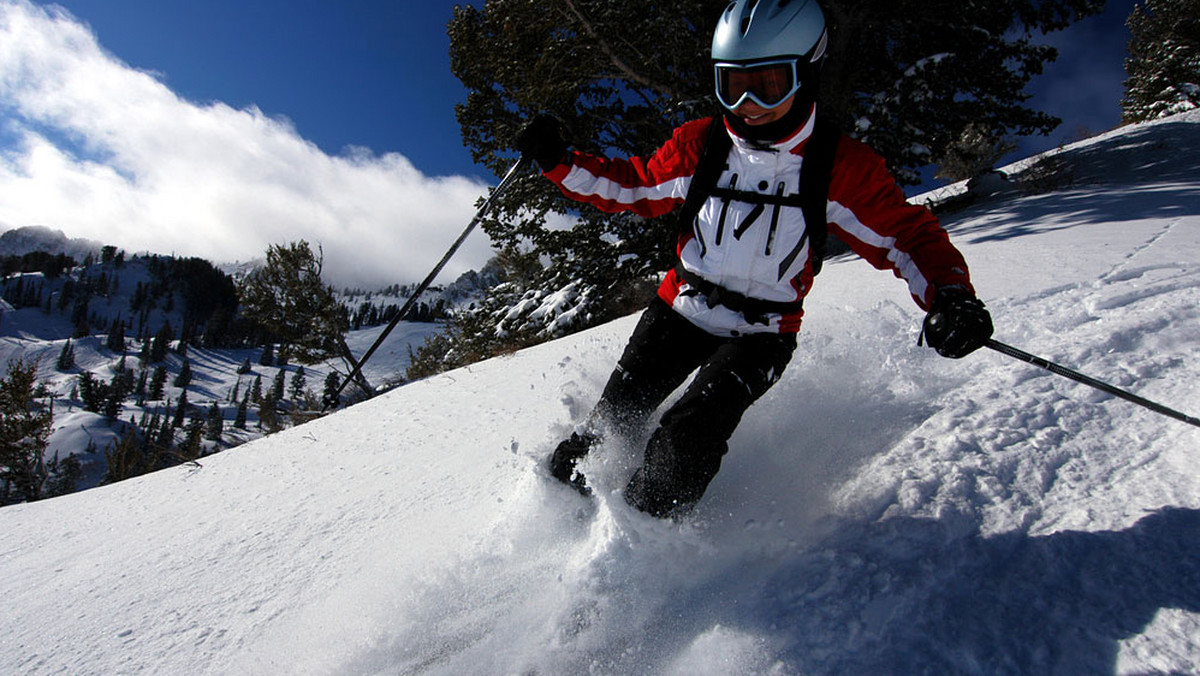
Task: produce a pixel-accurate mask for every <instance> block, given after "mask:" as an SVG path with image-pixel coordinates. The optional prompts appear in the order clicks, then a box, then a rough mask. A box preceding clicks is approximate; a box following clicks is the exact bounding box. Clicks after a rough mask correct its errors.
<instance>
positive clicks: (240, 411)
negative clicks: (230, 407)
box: [233, 391, 250, 430]
mask: <svg viewBox="0 0 1200 676" xmlns="http://www.w3.org/2000/svg"><path fill="white" fill-rule="evenodd" d="M249 408H250V392H249V391H247V392H246V396H244V397H242V401H241V403H240V404H238V407H237V413H236V414H235V415H234V417H233V426H234V427H236V428H238V429H239V430H244V429H246V414H247V411H248V410H249Z"/></svg>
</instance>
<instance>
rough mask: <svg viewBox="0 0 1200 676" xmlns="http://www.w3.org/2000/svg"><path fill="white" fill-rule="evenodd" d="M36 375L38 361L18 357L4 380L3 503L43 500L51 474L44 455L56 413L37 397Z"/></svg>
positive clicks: (0, 382) (0, 432)
mask: <svg viewBox="0 0 1200 676" xmlns="http://www.w3.org/2000/svg"><path fill="white" fill-rule="evenodd" d="M36 378H37V362H36V361H33V362H26V361H24V360H22V359H15V360H13V361H10V362H9V363H8V375H7V376H6V377H5V378H3V379H0V504H3V503H8V502H11V501H13V500H38V499H40V498H41V497H42V489H43V486H44V484H45V481H46V479H47V477H48V472H47V470H46V466H45V463H44V462H43V455H44V453H45V451H46V443H47V441H48V439H49V437H50V427H51V424H52V423H53V419H54V416H53V411H52V410H51V409H50V408H49V407H42V406H40V405H39V404H38V403H37V401H36V399H35V397H34V392H35V389H36V388H35V381H36ZM14 493H15V494H14Z"/></svg>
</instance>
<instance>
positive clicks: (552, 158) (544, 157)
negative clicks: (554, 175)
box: [516, 115, 567, 171]
mask: <svg viewBox="0 0 1200 676" xmlns="http://www.w3.org/2000/svg"><path fill="white" fill-rule="evenodd" d="M516 145H517V150H519V151H520V152H521V154H522V155H524V156H525V157H529V158H532V159H533V160H534V161H536V162H537V163H538V166H540V167H541V168H542V171H550V170H551V169H553V168H555V167H557V166H558V165H560V164H562V163H563V161H564V160H565V159H566V156H567V142H566V141H564V140H563V137H562V123H561V122H559V121H558V120H557V119H556V118H554V117H551V116H550V115H538V116H537V117H535V118H533V120H531V121H530V122H529V123H528V124H526V125H525V126H524V127H523V128H522V129H521V131H520V132H518V133H517V143H516Z"/></svg>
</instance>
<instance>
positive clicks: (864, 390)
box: [0, 112, 1200, 674]
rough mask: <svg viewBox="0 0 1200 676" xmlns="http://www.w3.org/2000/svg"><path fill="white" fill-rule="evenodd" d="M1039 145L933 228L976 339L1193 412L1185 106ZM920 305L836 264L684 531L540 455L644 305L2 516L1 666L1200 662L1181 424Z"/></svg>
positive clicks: (523, 669) (1196, 142)
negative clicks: (962, 278) (184, 460)
mask: <svg viewBox="0 0 1200 676" xmlns="http://www.w3.org/2000/svg"><path fill="white" fill-rule="evenodd" d="M1057 157H1059V158H1060V159H1063V160H1067V161H1069V162H1070V166H1071V167H1072V174H1071V180H1070V181H1069V182H1068V183H1067V184H1066V185H1064V186H1062V187H1060V189H1058V190H1055V191H1053V192H1047V193H1043V194H1024V193H1020V192H1012V193H1009V194H1005V195H1004V196H1003V197H1002V198H996V199H993V200H983V201H980V202H977V203H976V204H975V205H973V206H972V207H971V208H970V209H968V210H966V211H963V212H959V213H956V214H951V215H949V216H946V217H945V219H944V220H945V222H946V224H947V226H948V228H949V229H950V230H951V234H952V237H953V238H954V239H955V241H956V242H957V243H958V244H959V245H960V246H961V248H962V249H963V251H964V253H965V255H966V257H967V260H968V261H969V262H970V263H971V265H972V269H973V272H974V278H975V281H976V284H977V286H978V288H979V290H980V293H981V296H982V297H983V298H984V300H985V301H986V302H987V303H988V305H989V307H990V308H991V310H992V312H993V315H994V317H995V319H996V325H997V335H996V337H997V339H999V340H1001V341H1004V342H1007V343H1011V344H1013V345H1015V346H1017V347H1020V348H1022V349H1026V350H1028V351H1030V352H1034V353H1036V354H1039V355H1042V356H1045V357H1047V358H1049V359H1052V360H1054V361H1057V362H1060V363H1063V364H1064V365H1067V366H1071V367H1073V368H1077V369H1079V370H1081V371H1083V372H1085V373H1087V374H1089V375H1091V376H1093V377H1096V378H1099V379H1101V380H1105V381H1108V382H1112V383H1114V384H1116V385H1118V386H1121V387H1124V388H1127V389H1130V390H1132V391H1134V392H1136V393H1137V394H1139V395H1141V396H1145V397H1147V398H1150V399H1152V400H1155V401H1160V402H1162V403H1164V404H1167V405H1169V406H1172V407H1175V408H1179V409H1180V410H1183V411H1185V412H1187V413H1190V414H1193V415H1194V414H1196V413H1197V412H1200V392H1198V391H1197V390H1196V387H1195V383H1196V382H1197V380H1198V379H1200V341H1197V339H1196V336H1197V332H1196V327H1197V324H1198V319H1200V269H1198V268H1197V261H1200V181H1198V180H1197V178H1196V177H1197V176H1200V113H1196V112H1191V113H1186V114H1184V115H1182V116H1177V117H1174V118H1169V119H1166V120H1162V121H1159V122H1156V123H1150V124H1146V125H1141V126H1136V127H1129V128H1125V129H1122V130H1118V131H1117V132H1114V133H1111V134H1108V135H1105V136H1104V137H1101V138H1099V139H1093V140H1092V141H1089V142H1085V143H1082V144H1079V145H1078V146H1073V147H1068V148H1064V149H1062V150H1061V151H1059V152H1058V153H1057ZM920 319H921V316H920V312H919V311H918V310H917V309H916V308H915V307H914V306H913V305H912V303H911V301H910V300H909V299H908V298H907V291H906V289H905V288H904V285H903V284H902V283H900V282H898V281H897V280H895V279H892V278H891V276H890V275H887V274H884V273H878V272H875V271H873V270H871V269H870V268H869V266H866V265H865V264H864V263H863V262H861V261H858V260H849V259H846V260H837V261H831V262H830V263H828V264H827V265H826V266H825V270H824V272H823V273H822V275H821V278H820V279H819V280H818V284H817V285H816V289H815V290H814V292H813V294H812V295H811V296H810V300H809V303H808V310H807V316H806V326H805V329H804V331H803V332H802V334H801V340H800V348H799V349H798V351H797V354H796V357H795V359H794V361H793V364H792V365H791V366H790V367H789V369H788V370H787V372H786V373H785V374H784V376H783V378H782V380H781V381H780V382H779V384H778V385H777V386H776V387H775V388H774V389H773V390H772V391H771V392H770V393H769V394H768V395H767V396H766V397H765V398H764V399H763V400H762V401H760V402H759V403H758V404H757V405H756V406H754V407H753V408H751V409H750V411H749V412H748V413H747V415H746V417H745V419H744V420H743V423H742V425H741V427H740V428H739V430H738V431H737V433H736V434H735V436H734V437H733V439H732V440H731V451H730V454H729V456H728V457H727V460H726V462H725V465H724V467H723V469H722V471H721V473H720V474H719V475H718V477H717V479H716V480H715V481H714V482H713V484H712V486H711V487H710V489H709V492H708V493H707V494H706V496H705V498H704V500H703V501H702V503H701V504H700V506H699V508H698V510H697V511H696V513H695V514H694V515H693V516H692V517H691V518H690V519H689V520H687V521H685V522H683V523H671V522H660V521H656V520H653V519H650V518H649V517H646V516H644V515H641V514H638V513H636V512H633V511H632V510H630V509H629V508H628V507H626V506H625V505H624V503H623V500H622V499H621V488H622V486H623V484H624V481H625V479H626V478H627V477H628V476H629V473H630V472H631V471H632V469H633V467H634V465H635V463H636V461H637V456H638V448H636V447H624V446H622V445H620V444H617V443H610V444H608V445H606V446H605V447H604V448H602V449H601V450H600V452H598V453H597V454H595V455H594V456H592V457H590V458H589V459H588V460H587V461H586V463H585V471H586V472H587V473H588V474H589V476H590V477H591V479H592V481H593V483H594V484H595V486H596V489H597V490H596V495H595V497H594V498H593V499H591V500H589V499H585V498H582V497H580V496H579V495H577V494H575V493H574V492H572V491H570V490H569V489H567V488H565V487H562V486H558V485H556V484H554V483H553V482H552V481H550V480H548V479H547V478H546V476H545V475H544V472H543V471H542V470H540V469H539V467H540V463H541V462H542V461H543V459H544V458H545V456H546V455H547V454H548V453H549V452H550V450H551V449H552V447H553V445H554V444H555V443H556V442H557V440H559V439H560V438H562V437H563V436H565V435H566V434H568V433H569V431H570V430H571V429H572V427H573V425H574V424H576V423H577V422H579V421H580V420H581V419H582V417H583V416H585V415H586V413H587V411H588V410H589V408H590V406H591V404H592V402H594V400H595V398H596V396H597V395H598V393H599V391H600V389H601V388H602V387H603V383H604V381H605V380H606V379H607V377H608V374H609V372H610V369H611V367H612V364H613V363H614V361H615V359H616V358H617V356H618V355H619V353H620V350H621V348H622V347H623V345H624V342H625V339H626V338H627V336H628V334H629V332H630V331H631V329H632V327H633V324H634V322H635V321H636V317H628V318H625V319H621V320H618V321H616V322H613V323H612V324H609V325H606V326H602V327H599V328H597V329H593V330H591V331H587V332H584V333H580V334H576V335H573V336H570V337H567V338H564V339H560V340H557V341H554V342H552V343H547V344H544V345H541V346H538V347H535V348H531V349H528V350H523V351H520V352H517V353H514V354H512V355H508V356H505V357H501V358H498V359H493V360H490V361H487V362H483V363H479V364H475V365H472V366H470V367H467V368H464V369H460V370H458V371H454V372H450V373H446V374H443V375H440V376H436V377H432V378H429V379H426V380H422V381H418V382H414V383H411V384H409V385H406V386H404V387H401V388H398V389H396V390H394V391H392V392H390V393H388V394H386V395H383V396H380V397H377V398H375V399H373V400H370V401H367V402H364V403H362V404H359V405H356V406H354V407H352V408H349V409H346V410H343V411H339V412H338V413H335V414H333V415H330V416H327V417H325V418H322V419H320V420H316V421H314V422H311V423H308V424H305V425H302V426H299V427H296V428H293V429H290V430H287V431H284V432H281V433H279V434H276V435H272V436H269V437H266V438H263V439H261V440H257V441H254V442H251V443H248V444H245V445H243V446H240V447H238V448H235V449H231V450H229V451H226V452H224V453H221V454H218V455H215V456H211V457H208V458H202V459H201V460H200V462H199V463H198V464H192V465H185V466H180V467H176V468H173V469H169V470H164V471H161V472H158V473H155V474H152V475H147V476H144V477H139V478H137V479H132V480H129V481H126V482H122V483H119V484H115V485H111V486H105V487H101V488H97V489H93V490H89V491H84V492H81V493H76V494H73V495H68V496H65V497H62V498H55V499H52V500H47V501H43V502H39V503H32V504H27V505H17V506H12V507H8V508H5V509H3V510H0V532H2V533H3V534H4V535H3V539H2V540H0V598H4V599H5V611H4V614H3V615H2V616H0V672H3V673H22V674H51V673H70V674H118V673H119V674H133V673H147V674H150V673H152V674H173V673H188V674H276V673H278V674H284V673H286V674H581V673H592V674H751V673H753V674H867V673H869V674H911V673H939V674H943V673H944V674H950V673H954V674H996V673H1014V674H1015V673H1029V674H1074V673H1088V674H1093V673H1116V674H1146V673H1197V672H1200V544H1198V543H1200V470H1197V452H1198V451H1200V449H1198V448H1197V446H1198V442H1200V431H1197V430H1196V429H1195V428H1194V427H1191V426H1188V425H1186V424H1183V423H1181V422H1179V421H1175V420H1172V419H1169V418H1166V417H1164V416H1161V415H1157V414H1155V413H1153V412H1150V411H1147V410H1145V409H1142V408H1140V407H1137V406H1134V405H1132V404H1130V403H1128V402H1125V401H1122V400H1119V399H1116V398H1113V397H1111V396H1109V395H1106V394H1103V393H1100V392H1097V391H1095V390H1092V389H1090V388H1087V387H1084V386H1082V385H1079V384H1076V383H1073V382H1071V381H1069V380H1067V379H1064V378H1060V377H1058V376H1055V375H1053V374H1050V373H1048V372H1046V371H1044V370H1041V369H1037V368H1035V367H1032V366H1029V365H1026V364H1023V363H1020V362H1016V361H1014V360H1012V359H1009V358H1007V357H1005V356H1003V355H1000V354H997V353H995V352H991V351H982V352H980V353H977V354H975V355H972V356H970V357H968V358H966V359H963V360H958V361H951V360H944V359H941V358H939V357H937V356H936V355H935V354H934V353H933V352H932V351H930V350H928V349H926V348H921V347H918V346H917V344H916V337H917V331H918V327H919V324H920ZM377 358H379V359H387V357H386V355H383V354H381V355H378V356H377Z"/></svg>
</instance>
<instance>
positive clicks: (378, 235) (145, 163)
mask: <svg viewBox="0 0 1200 676" xmlns="http://www.w3.org/2000/svg"><path fill="white" fill-rule="evenodd" d="M447 142H448V143H451V142H452V143H457V142H458V141H457V139H447ZM485 191H486V186H484V185H482V184H480V183H479V182H477V181H475V180H473V179H468V178H464V177H455V176H447V177H430V176H425V175H423V174H422V173H421V172H420V171H419V170H417V169H416V168H415V167H414V166H413V165H412V164H411V163H410V162H409V161H408V160H407V159H406V158H404V157H403V156H401V155H398V154H386V155H383V156H377V155H374V154H372V153H370V152H369V151H364V150H362V149H350V150H348V151H347V152H346V153H345V154H343V155H340V156H330V155H327V154H326V153H324V152H322V151H321V150H320V149H319V148H317V147H316V146H315V145H314V144H312V143H310V142H308V141H306V140H305V139H303V138H302V137H301V136H300V135H299V134H298V133H297V131H296V129H295V128H293V127H292V125H291V124H290V123H289V122H288V121H287V120H285V119H280V118H276V117H270V116H267V115H264V114H263V113H262V111H260V110H258V109H256V108H253V107H251V108H247V109H243V110H237V109H234V108H231V107H230V106H228V105H225V104H223V103H221V102H219V101H218V102H211V103H203V104H202V103H197V102H192V101H187V100H184V99H182V98H180V97H179V96H177V95H176V94H175V93H174V92H172V91H171V90H170V89H169V88H168V87H167V85H166V84H164V82H163V81H162V80H161V79H159V78H158V77H157V76H156V74H153V73H147V72H144V71H139V70H137V69H134V68H131V67H130V66H129V65H127V64H125V63H122V62H120V61H119V60H118V59H116V58H115V57H113V55H111V54H109V53H107V52H105V50H104V49H103V48H102V47H101V46H100V44H98V41H97V37H96V36H95V35H94V34H93V33H92V32H91V31H90V30H89V28H88V27H86V26H84V25H82V24H81V23H79V22H78V21H77V20H76V19H75V18H74V17H72V16H70V15H69V14H67V13H66V12H65V11H63V10H61V9H57V8H44V7H41V6H38V5H34V4H32V3H30V2H28V1H27V0H0V195H3V199H2V200H0V223H8V224H10V225H11V226H13V227H18V226H22V225H32V224H46V225H50V226H52V227H55V228H61V229H63V230H65V231H66V232H67V233H68V234H70V235H71V236H73V237H85V238H89V239H96V240H101V241H103V242H104V243H106V244H114V245H117V246H119V247H121V248H124V249H126V250H129V251H131V252H136V251H144V250H149V251H155V252H163V253H167V252H171V253H175V254H178V255H191V256H199V257H203V258H207V259H209V260H213V261H215V262H230V261H234V260H248V259H252V258H255V257H257V256H261V255H262V254H263V252H264V251H265V250H266V248H267V245H269V244H277V243H283V242H288V241H295V240H298V239H306V240H308V241H309V242H310V243H311V244H313V246H314V247H316V246H317V245H318V244H319V245H321V246H323V248H324V251H325V261H326V266H325V269H326V272H327V274H328V277H329V278H330V281H333V282H335V283H337V284H339V285H340V284H346V285H353V284H370V283H379V282H383V283H393V282H405V281H412V280H416V279H420V278H422V277H423V276H424V275H425V274H426V273H427V272H428V270H429V268H430V267H431V262H432V261H436V260H437V259H438V258H439V257H440V255H441V254H442V253H443V252H444V251H445V249H446V247H447V246H449V244H450V243H451V242H452V241H453V239H454V236H455V234H456V233H457V232H458V231H460V230H461V229H462V228H463V227H464V226H465V225H466V224H467V222H469V220H470V218H471V217H472V216H473V215H474V212H475V204H476V201H477V200H478V198H479V197H480V196H481V195H482V194H484V192H485ZM488 255H489V247H488V245H487V241H486V238H485V237H482V236H480V237H475V238H472V239H471V240H470V241H469V242H468V243H467V245H466V247H465V248H464V250H463V251H462V253H461V255H460V256H458V257H456V259H455V261H453V262H452V264H451V265H450V266H448V268H447V271H446V273H445V275H446V278H447V279H453V278H454V276H456V275H458V274H461V273H462V272H463V271H465V270H467V269H471V268H478V267H480V266H482V264H483V263H484V262H485V261H486V260H487V257H488Z"/></svg>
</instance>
